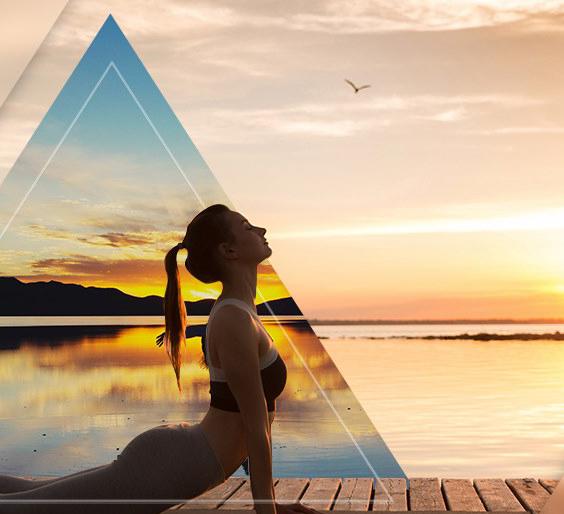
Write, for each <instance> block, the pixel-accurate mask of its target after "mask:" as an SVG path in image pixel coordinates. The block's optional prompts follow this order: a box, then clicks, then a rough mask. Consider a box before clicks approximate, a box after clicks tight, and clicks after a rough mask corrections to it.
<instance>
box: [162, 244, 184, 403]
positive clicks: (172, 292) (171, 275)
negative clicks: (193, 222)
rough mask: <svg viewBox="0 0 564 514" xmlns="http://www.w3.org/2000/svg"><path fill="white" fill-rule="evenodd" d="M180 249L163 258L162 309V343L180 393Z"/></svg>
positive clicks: (176, 247) (182, 302)
mask: <svg viewBox="0 0 564 514" xmlns="http://www.w3.org/2000/svg"><path fill="white" fill-rule="evenodd" d="M180 248H183V244H182V243H179V244H178V245H176V246H174V247H173V248H171V249H170V250H169V251H168V252H167V254H166V256H165V260H164V264H165V270H166V275H167V283H166V290H165V295H164V300H163V307H164V315H165V334H164V343H165V348H166V353H167V355H168V357H169V359H170V362H171V363H172V367H173V368H174V373H175V375H176V384H177V386H178V390H179V391H180V392H182V386H181V385H180V366H181V365H182V353H181V351H180V343H181V342H183V343H184V347H186V305H185V304H184V300H183V299H182V293H181V291H180V273H179V271H178V265H177V262H176V256H177V255H178V250H180Z"/></svg>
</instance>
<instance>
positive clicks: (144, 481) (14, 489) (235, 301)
mask: <svg viewBox="0 0 564 514" xmlns="http://www.w3.org/2000/svg"><path fill="white" fill-rule="evenodd" d="M265 233H266V230H265V229H264V228H261V227H255V226H253V225H251V224H250V223H249V221H248V220H247V219H246V218H245V217H244V216H242V215H241V214H239V213H238V212H236V211H232V210H230V209H229V208H228V207H226V206H225V205H222V204H215V205H211V206H210V207H207V208H206V209H204V210H203V211H201V212H200V213H198V215H197V216H195V217H194V218H193V219H192V221H191V222H190V223H189V225H188V228H187V230H186V235H185V237H184V240H183V241H182V243H179V244H178V245H176V246H175V247H173V248H172V249H171V250H169V251H168V253H167V254H166V257H165V269H166V273H167V278H168V280H167V286H166V291H165V297H164V311H165V332H164V334H163V337H162V340H164V343H165V348H166V350H167V354H168V356H169V358H170V361H171V363H172V365H173V368H174V372H175V375H176V381H177V386H178V388H179V390H181V386H180V366H181V353H180V343H181V342H183V343H184V344H185V343H186V340H185V336H186V310H185V304H184V301H183V299H182V295H181V291H180V275H179V272H178V267H177V262H176V259H177V254H178V251H179V250H180V249H181V248H185V249H187V250H188V258H187V259H186V262H185V265H186V268H187V270H188V271H189V272H190V273H191V274H192V275H193V276H195V277H196V278H197V279H199V280H200V281H202V282H204V283H213V282H217V281H220V282H221V283H222V285H223V291H222V293H221V295H220V296H219V298H218V299H217V301H216V302H215V304H214V306H213V308H212V312H211V313H210V316H209V319H208V324H207V331H206V333H207V337H206V339H205V343H206V346H205V347H204V346H203V348H204V358H205V362H206V363H208V365H209V368H210V391H211V401H210V408H209V410H208V412H207V413H206V414H205V416H204V418H203V419H202V420H201V422H200V423H197V424H193V425H190V424H189V423H187V422H181V423H176V424H174V423H172V424H166V425H159V426H157V427H154V428H151V429H149V430H146V431H145V432H143V433H141V434H139V435H138V436H136V437H135V438H134V439H133V440H131V441H130V442H129V443H128V444H127V446H126V447H125V448H124V449H123V451H122V453H121V454H120V455H119V456H118V457H117V459H115V460H114V461H113V462H111V463H110V464H105V465H102V466H98V467H96V468H91V469H88V470H85V471H81V472H78V473H75V474H72V475H67V476H64V477H60V478H55V479H48V480H38V481H35V480H26V479H23V478H19V477H9V476H0V493H2V494H0V513H2V514H4V513H12V512H18V513H24V512H25V513H27V512H34V513H57V514H59V513H61V512H81V513H84V512H103V513H105V514H108V513H114V512H115V513H118V512H119V513H123V512H133V513H143V514H145V513H146V514H151V513H157V512H161V511H162V510H164V509H166V508H168V507H171V506H172V505H175V504H178V503H179V502H178V501H177V502H170V501H169V502H165V501H163V502H160V503H157V502H155V503H126V502H122V503H121V504H120V503H113V504H112V503H105V504H98V505H96V504H95V503H94V502H92V503H82V504H80V505H79V506H78V505H76V504H75V505H73V504H65V503H56V500H60V499H84V498H88V499H96V498H98V499H128V498H129V499H137V500H138V501H141V499H146V498H150V499H155V500H157V499H163V500H164V499H182V498H194V497H196V496H199V495H200V494H202V493H203V492H205V491H207V490H209V489H211V488H213V487H215V486H217V485H219V484H220V483H222V482H224V481H225V480H226V479H227V478H228V477H229V476H230V475H231V474H232V473H233V472H234V471H235V470H236V469H237V468H238V467H239V466H240V465H241V463H242V462H244V461H245V460H246V459H247V457H248V458H249V463H250V465H249V467H250V476H251V490H252V494H253V499H254V505H255V510H256V512H257V514H294V513H295V512H302V513H305V514H317V511H316V510H315V509H311V508H308V507H306V506H304V505H301V504H299V503H295V504H290V505H289V504H279V503H277V502H275V499H274V488H273V485H272V446H271V425H272V421H273V419H274V414H275V408H274V402H275V398H276V397H277V396H279V394H280V393H281V392H282V390H283V388H284V385H285V383H286V367H285V365H284V362H283V361H282V359H281V357H280V355H279V354H278V352H277V351H276V348H275V347H274V345H273V344H272V343H271V341H270V340H269V335H268V333H267V332H266V330H265V329H264V327H263V326H262V324H261V322H260V319H259V317H258V315H257V313H256V307H255V304H254V298H255V296H256V285H257V266H258V264H259V263H260V262H262V261H263V260H265V259H266V258H268V257H269V256H270V255H271V254H272V250H271V249H270V247H269V246H268V243H267V241H266V239H265V238H264V234H265ZM212 320H213V324H212ZM212 327H213V332H212V330H211V328H212ZM212 334H213V339H212V338H211V335H212ZM211 343H213V344H211ZM1 500H36V501H38V503H20V504H17V503H14V504H9V503H3V502H2V501H1ZM41 500H47V502H45V501H44V502H42V503H39V502H40V501H41ZM48 500H52V502H51V503H49V502H48Z"/></svg>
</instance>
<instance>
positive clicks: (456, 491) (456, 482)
mask: <svg viewBox="0 0 564 514" xmlns="http://www.w3.org/2000/svg"><path fill="white" fill-rule="evenodd" d="M443 493H444V496H445V500H446V506H447V508H448V510H458V511H466V512H484V511H485V510H486V508H485V507H484V504H483V503H482V500H480V497H479V496H478V493H477V492H476V490H475V489H474V485H473V484H472V482H471V481H470V480H468V479H467V478H444V479H443Z"/></svg>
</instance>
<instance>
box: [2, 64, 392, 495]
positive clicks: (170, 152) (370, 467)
mask: <svg viewBox="0 0 564 514" xmlns="http://www.w3.org/2000/svg"><path fill="white" fill-rule="evenodd" d="M111 68H113V69H114V70H115V71H116V73H117V75H118V77H119V78H120V80H121V81H122V83H123V84H124V86H125V88H126V89H127V91H128V92H129V94H130V95H131V97H132V98H133V100H134V101H135V103H136V104H137V106H138V107H139V109H140V111H141V113H142V114H143V116H144V117H145V119H146V120H147V122H148V123H149V125H150V126H151V128H152V129H153V131H154V132H155V134H156V136H157V138H158V139H159V141H160V142H161V144H162V145H163V147H164V148H165V150H166V152H167V153H168V155H169V157H170V158H171V159H172V161H173V162H174V164H175V166H176V168H177V169H178V171H179V172H180V173H181V174H182V176H183V177H184V180H185V181H186V183H187V184H188V185H189V187H190V189H191V190H192V192H193V193H194V195H195V196H196V198H197V200H198V202H199V204H200V206H201V208H202V209H204V208H205V204H204V202H203V200H202V199H201V197H200V195H198V193H197V192H196V190H195V189H194V187H193V186H192V183H191V182H190V180H189V179H188V177H187V176H186V174H185V173H184V170H183V169H182V167H181V166H180V164H179V162H178V161H177V160H176V158H175V157H174V155H173V153H172V151H171V150H170V148H169V147H168V145H167V144H166V142H165V141H164V139H163V137H162V136H161V134H160V132H159V131H158V129H157V127H155V125H154V123H153V122H152V121H151V119H150V117H149V115H148V114H147V112H146V111H145V109H143V106H142V105H141V102H140V101H139V99H138V98H137V96H136V95H135V93H134V92H133V91H132V90H131V88H130V87H129V84H128V83H127V81H126V80H125V78H124V77H123V75H122V74H121V72H120V71H119V69H118V67H117V65H116V64H115V62H114V61H110V63H109V64H108V66H107V67H106V69H105V70H104V72H103V73H102V75H101V77H100V78H99V79H98V81H97V82H96V84H95V85H94V87H93V89H92V91H91V92H90V94H89V95H88V96H87V98H86V100H85V101H84V103H83V105H82V107H81V108H80V109H79V110H78V112H77V114H76V115H75V117H74V118H73V120H72V122H71V123H70V125H69V126H68V128H67V129H66V131H65V133H64V134H63V136H62V137H61V140H60V141H59V142H58V143H57V145H56V146H55V148H54V150H53V152H52V153H51V155H50V156H49V158H48V159H47V162H46V163H45V165H44V166H43V168H42V169H41V171H40V173H39V174H38V175H37V177H36V178H35V180H34V181H33V183H32V184H31V186H30V188H29V189H28V191H27V193H26V194H25V195H24V197H23V198H22V200H21V201H20V203H19V205H18V207H17V208H16V210H15V211H14V213H13V214H12V216H11V217H10V219H9V220H8V222H7V223H6V225H5V227H4V229H3V230H2V233H0V240H1V239H2V237H3V236H4V234H5V233H6V231H7V230H8V228H9V226H10V224H11V223H12V221H13V220H14V218H15V217H16V216H17V214H18V212H19V211H20V209H21V207H22V206H23V204H24V203H25V201H26V199H27V197H28V196H29V194H30V193H31V191H32V190H33V188H34V187H35V185H36V184H37V182H38V181H39V179H40V178H41V176H42V175H43V173H44V172H45V170H46V169H47V168H48V167H49V165H50V164H51V161H52V160H53V158H54V157H55V155H56V154H57V152H58V151H59V149H60V147H61V146H62V144H63V143H64V142H65V140H66V138H67V136H68V135H69V133H70V131H71V130H72V128H73V127H74V125H75V124H76V122H77V121H78V119H79V117H80V115H81V114H82V112H83V111H84V109H85V108H86V107H87V105H88V104H89V103H90V100H91V99H92V97H93V96H94V93H95V92H96V91H97V90H98V88H99V87H100V84H101V83H102V81H103V80H104V78H105V77H106V75H107V74H108V72H109V70H110V69H111ZM24 151H25V148H24ZM0 186H1V184H0ZM257 292H258V295H259V297H260V298H261V300H262V302H263V303H264V304H265V305H266V307H267V309H268V311H269V312H270V314H271V316H272V317H273V318H274V320H275V321H276V324H277V325H278V327H279V328H280V330H281V331H282V333H283V334H284V337H285V338H286V340H287V341H288V342H289V343H290V345H291V347H292V349H293V350H294V352H295V353H296V355H298V356H299V358H300V361H301V363H302V365H303V366H304V368H305V369H307V371H308V373H309V375H310V377H311V379H312V380H313V382H314V383H315V385H316V386H317V388H318V390H319V391H320V392H321V394H322V395H323V397H324V398H325V401H326V402H327V404H328V405H329V406H330V408H331V409H332V411H333V413H334V414H335V416H336V417H337V419H338V420H339V422H340V423H341V425H342V426H343V428H344V429H345V431H346V433H347V434H348V436H349V437H350V439H351V441H352V442H353V444H354V445H355V447H356V449H357V450H358V452H359V453H360V455H361V456H362V458H363V459H364V462H365V463H366V465H367V466H368V468H369V469H370V471H371V472H372V474H373V476H374V478H375V479H376V480H377V481H378V483H379V484H380V485H381V487H382V488H383V490H384V493H385V495H386V496H387V497H388V499H389V501H385V500H376V499H374V500H371V502H373V503H383V502H385V503H386V504H390V503H393V502H394V500H393V498H392V497H391V496H390V494H389V493H388V490H387V489H386V487H385V486H384V484H383V483H382V482H381V481H380V477H379V476H378V474H377V473H376V470H375V469H374V468H373V466H372V464H370V461H369V460H368V458H367V457H366V455H365V453H364V452H363V451H362V448H361V447H360V446H359V445H358V443H357V441H356V439H355V438H354V436H353V434H352V433H351V432H350V430H349V429H348V428H347V426H346V425H345V423H344V421H343V419H342V418H341V416H340V415H339V413H338V412H337V410H336V409H335V407H334V405H333V404H332V402H331V400H330V399H329V397H328V396H327V394H326V393H325V391H324V390H323V388H322V387H321V385H320V384H319V382H318V381H317V379H316V378H315V376H314V374H313V373H312V371H311V370H310V369H309V366H308V365H307V363H306V361H305V360H304V358H303V357H302V355H301V353H300V352H299V351H298V349H297V348H296V346H295V345H294V342H293V341H292V339H291V338H290V337H289V336H288V334H287V332H286V330H284V327H283V326H282V324H280V322H279V321H278V318H277V316H276V315H275V314H274V312H273V311H272V309H271V307H270V305H269V304H268V302H267V301H266V300H265V298H264V296H263V294H262V293H261V291H260V289H259V287H258V286H257ZM357 401H358V400H357ZM166 500H167V501H168V500H171V501H175V499H169V498H167V499H166ZM158 501H160V502H162V501H163V499H159V500H158ZM208 501H209V500H208ZM313 501H314V502H315V501H316V500H313ZM317 501H320V502H321V501H325V500H317ZM348 501H354V500H348ZM360 501H365V500H360ZM309 502H310V500H308V503H309Z"/></svg>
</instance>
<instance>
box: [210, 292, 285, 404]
mask: <svg viewBox="0 0 564 514" xmlns="http://www.w3.org/2000/svg"><path fill="white" fill-rule="evenodd" d="M227 304H230V305H236V306H237V307H240V308H242V309H244V310H246V311H247V312H248V313H249V314H251V316H253V317H254V318H256V319H257V320H258V321H259V323H260V318H259V317H258V315H257V313H256V312H254V311H253V310H252V309H251V308H250V307H249V306H248V305H247V304H246V303H245V302H243V301H242V300H239V299H238V298H222V299H221V300H219V301H216V302H215V304H214V306H213V307H212V310H211V312H210V315H209V318H208V323H207V326H206V342H205V344H206V355H207V356H208V362H209V355H210V352H209V346H208V341H209V329H210V321H211V319H212V317H213V315H214V313H215V312H217V310H218V309H219V308H220V307H221V306H222V305H227ZM261 326H262V323H261ZM263 329H264V327H263ZM264 331H265V332H266V330H264ZM266 333H267V335H268V337H269V338H270V347H269V349H268V351H267V352H266V353H265V354H264V355H262V356H261V357H259V367H260V375H261V378H262V387H263V391H264V396H265V398H266V406H267V409H268V411H269V412H272V411H273V410H275V406H276V401H275V400H276V398H277V397H278V396H280V394H281V393H282V391H283V390H284V387H285V385H286V378H287V370H286V365H285V364H284V361H283V360H282V357H281V356H280V354H279V353H278V350H277V349H276V346H274V344H273V340H272V337H270V334H268V332H266ZM208 369H209V372H210V389H209V393H210V396H211V398H210V406H212V407H215V408H217V409H222V410H226V411H231V412H240V410H239V406H238V404H237V400H236V399H235V396H233V393H232V392H231V389H230V388H229V385H228V383H227V379H226V378H225V373H224V372H223V370H222V369H220V368H216V367H214V366H212V365H211V364H208Z"/></svg>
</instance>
